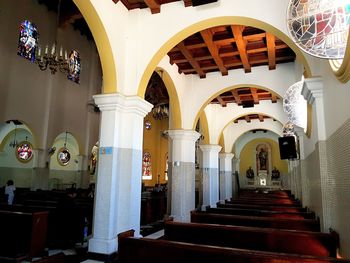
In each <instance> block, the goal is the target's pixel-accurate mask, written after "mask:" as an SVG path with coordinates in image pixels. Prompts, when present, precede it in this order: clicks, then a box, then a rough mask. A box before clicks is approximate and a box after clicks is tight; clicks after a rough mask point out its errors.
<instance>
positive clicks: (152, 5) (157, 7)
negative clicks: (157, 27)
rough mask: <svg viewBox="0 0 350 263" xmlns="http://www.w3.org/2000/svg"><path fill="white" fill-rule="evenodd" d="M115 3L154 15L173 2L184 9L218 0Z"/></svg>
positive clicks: (141, 0)
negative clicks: (144, 10) (178, 3)
mask: <svg viewBox="0 0 350 263" xmlns="http://www.w3.org/2000/svg"><path fill="white" fill-rule="evenodd" d="M112 1H113V2H114V3H118V2H119V1H120V2H122V3H123V4H124V5H125V7H126V8H127V9H128V10H132V9H138V8H140V9H141V8H149V9H150V10H151V13H152V14H157V13H160V11H161V6H162V5H164V4H169V3H172V2H183V5H184V7H189V6H197V5H205V4H210V3H213V2H217V0H112Z"/></svg>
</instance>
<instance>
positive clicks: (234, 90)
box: [231, 89, 242, 105]
mask: <svg viewBox="0 0 350 263" xmlns="http://www.w3.org/2000/svg"><path fill="white" fill-rule="evenodd" d="M231 93H232V95H233V97H234V99H235V102H236V103H237V105H242V101H241V98H240V97H239V96H238V92H237V90H236V89H233V90H231Z"/></svg>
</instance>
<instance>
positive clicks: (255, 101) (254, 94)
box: [250, 88, 259, 104]
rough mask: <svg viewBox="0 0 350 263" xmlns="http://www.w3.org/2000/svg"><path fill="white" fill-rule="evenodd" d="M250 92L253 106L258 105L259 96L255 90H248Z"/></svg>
mask: <svg viewBox="0 0 350 263" xmlns="http://www.w3.org/2000/svg"><path fill="white" fill-rule="evenodd" d="M250 92H251V93H252V96H253V100H254V104H259V95H258V93H257V88H250Z"/></svg>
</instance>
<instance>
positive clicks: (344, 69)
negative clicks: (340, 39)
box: [329, 29, 350, 83]
mask: <svg viewBox="0 0 350 263" xmlns="http://www.w3.org/2000/svg"><path fill="white" fill-rule="evenodd" d="M349 31H350V29H349ZM349 34H350V32H349ZM329 63H330V66H331V68H332V69H333V72H334V75H335V76H336V78H337V79H338V80H339V81H340V82H342V83H346V82H348V81H349V80H350V37H348V41H347V44H346V50H345V54H344V58H343V62H342V64H341V65H340V67H339V65H338V64H339V63H338V61H337V60H330V61H329Z"/></svg>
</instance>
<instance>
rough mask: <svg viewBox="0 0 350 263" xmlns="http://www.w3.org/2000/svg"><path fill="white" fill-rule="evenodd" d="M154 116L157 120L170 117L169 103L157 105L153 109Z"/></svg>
mask: <svg viewBox="0 0 350 263" xmlns="http://www.w3.org/2000/svg"><path fill="white" fill-rule="evenodd" d="M152 116H153V118H155V119H156V120H163V119H167V118H169V109H168V106H167V105H156V106H154V107H153V109H152Z"/></svg>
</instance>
